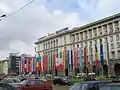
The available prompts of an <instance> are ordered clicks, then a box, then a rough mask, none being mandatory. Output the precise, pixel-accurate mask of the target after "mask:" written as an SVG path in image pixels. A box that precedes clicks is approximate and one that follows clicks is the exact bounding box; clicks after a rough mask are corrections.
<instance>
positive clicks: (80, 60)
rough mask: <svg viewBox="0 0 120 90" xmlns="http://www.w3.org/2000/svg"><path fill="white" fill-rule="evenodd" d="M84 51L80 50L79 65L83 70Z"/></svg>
mask: <svg viewBox="0 0 120 90" xmlns="http://www.w3.org/2000/svg"><path fill="white" fill-rule="evenodd" d="M82 55H83V51H82V48H81V47H80V48H79V64H80V68H83V56H82Z"/></svg>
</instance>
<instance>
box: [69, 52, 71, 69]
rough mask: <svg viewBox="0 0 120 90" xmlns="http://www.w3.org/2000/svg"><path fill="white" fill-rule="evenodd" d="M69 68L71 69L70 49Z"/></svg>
mask: <svg viewBox="0 0 120 90" xmlns="http://www.w3.org/2000/svg"><path fill="white" fill-rule="evenodd" d="M69 69H71V50H70V51H69Z"/></svg>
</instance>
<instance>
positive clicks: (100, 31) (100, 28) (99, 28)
mask: <svg viewBox="0 0 120 90" xmlns="http://www.w3.org/2000/svg"><path fill="white" fill-rule="evenodd" d="M98 32H99V35H102V27H101V26H99V27H98Z"/></svg>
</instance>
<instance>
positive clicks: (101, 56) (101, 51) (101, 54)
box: [100, 43, 104, 66]
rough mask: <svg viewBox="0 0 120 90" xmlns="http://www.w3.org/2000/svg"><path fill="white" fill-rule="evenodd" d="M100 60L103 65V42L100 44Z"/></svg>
mask: <svg viewBox="0 0 120 90" xmlns="http://www.w3.org/2000/svg"><path fill="white" fill-rule="evenodd" d="M100 60H101V65H102V66H104V55H103V44H102V43H101V44H100Z"/></svg>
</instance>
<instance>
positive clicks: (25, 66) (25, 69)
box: [24, 59, 27, 72]
mask: <svg viewBox="0 0 120 90" xmlns="http://www.w3.org/2000/svg"><path fill="white" fill-rule="evenodd" d="M24 72H27V60H26V59H25V60H24Z"/></svg>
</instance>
